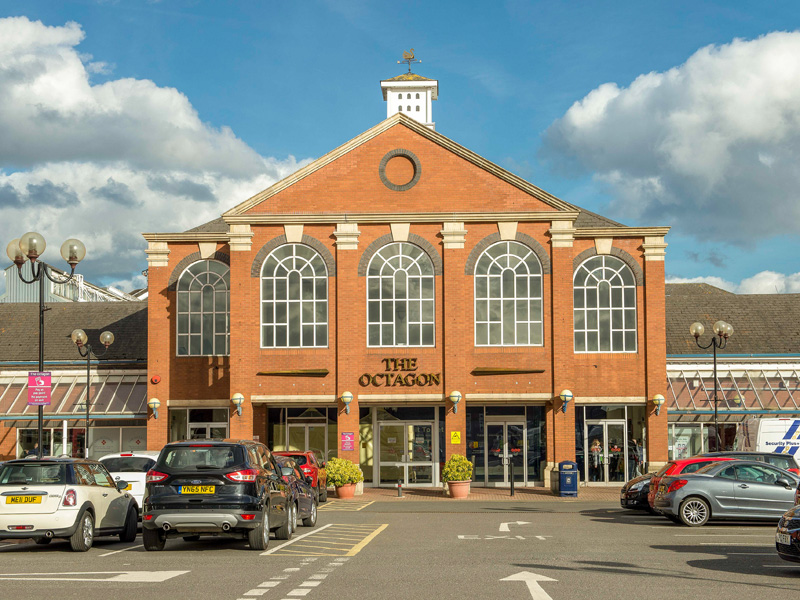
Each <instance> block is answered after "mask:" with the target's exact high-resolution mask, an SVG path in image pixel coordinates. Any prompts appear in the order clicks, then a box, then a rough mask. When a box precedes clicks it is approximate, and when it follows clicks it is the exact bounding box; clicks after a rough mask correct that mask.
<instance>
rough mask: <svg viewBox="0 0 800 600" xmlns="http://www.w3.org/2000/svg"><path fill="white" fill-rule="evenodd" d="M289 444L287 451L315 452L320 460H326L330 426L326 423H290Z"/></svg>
mask: <svg viewBox="0 0 800 600" xmlns="http://www.w3.org/2000/svg"><path fill="white" fill-rule="evenodd" d="M288 440H289V443H288V444H287V445H286V449H287V450H294V451H296V452H313V453H314V454H316V455H317V458H318V459H319V460H322V461H324V460H325V448H327V447H328V426H327V424H326V423H289V435H288Z"/></svg>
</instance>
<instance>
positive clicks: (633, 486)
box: [628, 480, 647, 492]
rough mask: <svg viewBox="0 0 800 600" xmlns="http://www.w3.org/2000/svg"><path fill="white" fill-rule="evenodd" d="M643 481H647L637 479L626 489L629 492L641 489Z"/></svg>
mask: <svg viewBox="0 0 800 600" xmlns="http://www.w3.org/2000/svg"><path fill="white" fill-rule="evenodd" d="M645 483H647V482H646V481H644V480H642V481H637V482H636V483H634V484H633V485H632V486H631V487H629V488H628V491H629V492H638V491H639V490H641V489H642V488H643V487H644V484H645Z"/></svg>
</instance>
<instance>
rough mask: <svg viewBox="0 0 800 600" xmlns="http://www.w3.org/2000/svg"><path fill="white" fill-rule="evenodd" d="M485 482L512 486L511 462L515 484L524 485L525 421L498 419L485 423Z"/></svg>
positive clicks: (525, 482) (525, 459) (500, 485)
mask: <svg viewBox="0 0 800 600" xmlns="http://www.w3.org/2000/svg"><path fill="white" fill-rule="evenodd" d="M485 439H486V460H485V464H486V485H487V486H497V487H505V486H510V485H511V471H512V465H513V472H514V483H515V484H518V485H522V486H524V485H526V484H527V476H526V473H525V465H526V464H527V458H526V456H527V439H528V436H527V432H526V427H525V423H524V422H521V421H520V422H515V421H500V422H493V423H486V435H485Z"/></svg>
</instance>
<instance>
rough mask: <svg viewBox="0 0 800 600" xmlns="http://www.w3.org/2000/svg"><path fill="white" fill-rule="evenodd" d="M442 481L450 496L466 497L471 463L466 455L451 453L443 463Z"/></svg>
mask: <svg viewBox="0 0 800 600" xmlns="http://www.w3.org/2000/svg"><path fill="white" fill-rule="evenodd" d="M442 481H444V482H446V483H447V485H448V487H449V488H450V497H451V498H456V499H459V498H466V497H467V494H469V484H470V483H472V463H471V462H470V461H469V460H468V459H467V457H466V456H462V455H461V454H453V455H452V456H451V457H450V458H449V459H448V460H447V462H446V463H445V464H444V469H442Z"/></svg>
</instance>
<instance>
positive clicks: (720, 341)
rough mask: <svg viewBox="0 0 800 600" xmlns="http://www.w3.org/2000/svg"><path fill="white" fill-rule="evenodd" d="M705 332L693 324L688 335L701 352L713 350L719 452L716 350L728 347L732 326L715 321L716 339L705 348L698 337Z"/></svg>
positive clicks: (715, 415) (718, 445) (695, 323)
mask: <svg viewBox="0 0 800 600" xmlns="http://www.w3.org/2000/svg"><path fill="white" fill-rule="evenodd" d="M704 331H705V327H703V324H702V323H698V322H694V323H692V324H691V325H690V326H689V333H691V334H692V335H693V336H694V341H695V342H696V343H697V345H698V346H699V347H700V348H702V349H703V350H708V349H709V348H713V354H714V436H715V437H716V439H717V447H716V450H717V452H719V449H720V441H721V440H720V436H719V420H718V418H717V404H718V403H719V398H718V397H717V392H718V388H719V380H718V378H717V349H720V350H722V349H723V348H725V346H727V345H728V338H729V337H730V336H732V335H733V326H732V325H730V324H729V323H726V322H725V321H717V322H716V323H714V333H715V334H716V337H712V338H711V341H710V342H709V343H708V344H706V345H705V346H704V345H703V344H701V343H700V336H701V335H703V332H704Z"/></svg>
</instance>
